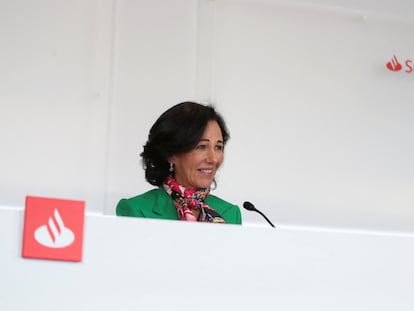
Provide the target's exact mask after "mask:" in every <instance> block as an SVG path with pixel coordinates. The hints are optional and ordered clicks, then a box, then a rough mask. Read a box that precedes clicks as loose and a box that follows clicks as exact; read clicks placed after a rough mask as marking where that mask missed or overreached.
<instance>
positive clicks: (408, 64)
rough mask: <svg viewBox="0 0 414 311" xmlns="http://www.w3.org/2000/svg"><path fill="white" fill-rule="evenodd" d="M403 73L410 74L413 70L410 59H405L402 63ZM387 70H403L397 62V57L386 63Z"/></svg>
mask: <svg viewBox="0 0 414 311" xmlns="http://www.w3.org/2000/svg"><path fill="white" fill-rule="evenodd" d="M404 65H405V66H404V69H405V70H404V72H405V73H411V72H413V70H414V67H413V61H412V60H411V59H406V60H405V62H404ZM387 68H388V70H390V71H401V69H403V65H401V63H400V62H399V61H398V59H397V56H395V55H394V56H393V57H392V59H391V61H389V62H388V63H387Z"/></svg>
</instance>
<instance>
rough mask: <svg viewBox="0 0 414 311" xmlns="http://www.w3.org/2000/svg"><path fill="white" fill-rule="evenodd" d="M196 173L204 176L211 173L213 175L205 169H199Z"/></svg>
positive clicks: (211, 171)
mask: <svg viewBox="0 0 414 311" xmlns="http://www.w3.org/2000/svg"><path fill="white" fill-rule="evenodd" d="M198 171H199V172H201V173H204V174H211V173H213V170H207V169H199V170H198Z"/></svg>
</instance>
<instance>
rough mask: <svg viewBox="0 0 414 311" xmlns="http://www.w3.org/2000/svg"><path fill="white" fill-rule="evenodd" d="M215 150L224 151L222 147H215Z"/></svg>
mask: <svg viewBox="0 0 414 311" xmlns="http://www.w3.org/2000/svg"><path fill="white" fill-rule="evenodd" d="M216 150H218V151H223V150H224V146H223V145H216Z"/></svg>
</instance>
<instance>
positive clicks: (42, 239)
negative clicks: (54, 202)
mask: <svg viewBox="0 0 414 311" xmlns="http://www.w3.org/2000/svg"><path fill="white" fill-rule="evenodd" d="M34 238H35V240H36V241H37V242H39V243H40V244H42V245H43V246H46V247H51V248H63V247H67V246H69V245H71V244H72V243H73V241H74V240H75V235H74V234H73V232H72V231H71V230H70V229H68V228H66V227H65V224H64V223H63V220H62V217H61V216H60V214H59V211H58V210H57V209H56V208H55V210H54V212H53V216H51V217H49V220H48V222H47V224H45V225H43V226H40V227H39V228H37V229H36V231H35V233H34Z"/></svg>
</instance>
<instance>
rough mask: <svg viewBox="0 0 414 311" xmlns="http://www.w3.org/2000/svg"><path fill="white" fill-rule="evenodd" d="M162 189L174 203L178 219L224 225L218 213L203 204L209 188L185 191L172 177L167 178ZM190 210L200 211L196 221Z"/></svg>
mask: <svg viewBox="0 0 414 311" xmlns="http://www.w3.org/2000/svg"><path fill="white" fill-rule="evenodd" d="M163 187H164V189H165V191H166V192H167V193H168V194H169V195H170V196H171V198H172V199H173V201H174V205H175V207H176V208H177V214H178V219H180V220H185V221H200V222H214V223H226V221H225V220H224V219H223V217H221V216H220V215H219V213H217V212H216V211H215V210H214V209H213V208H212V207H210V206H208V205H207V204H206V203H204V200H205V199H206V198H207V196H208V194H209V193H210V189H209V188H201V189H198V190H192V189H186V188H184V187H183V186H180V185H179V184H178V183H177V181H176V180H175V179H174V178H173V177H172V176H168V177H167V179H166V180H165V182H164V184H163ZM191 209H195V210H200V216H199V217H198V220H197V218H196V217H195V216H194V214H193V212H192V210H191Z"/></svg>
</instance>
